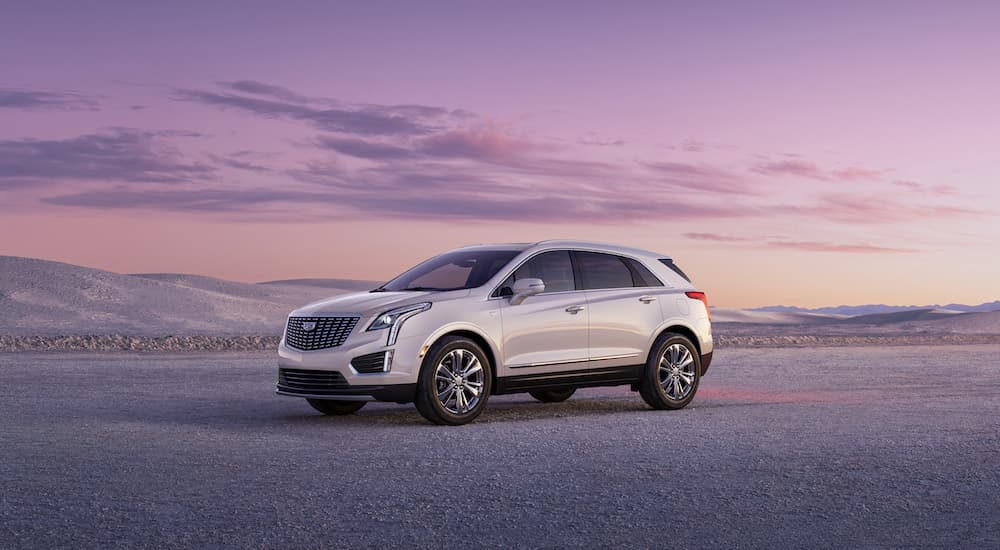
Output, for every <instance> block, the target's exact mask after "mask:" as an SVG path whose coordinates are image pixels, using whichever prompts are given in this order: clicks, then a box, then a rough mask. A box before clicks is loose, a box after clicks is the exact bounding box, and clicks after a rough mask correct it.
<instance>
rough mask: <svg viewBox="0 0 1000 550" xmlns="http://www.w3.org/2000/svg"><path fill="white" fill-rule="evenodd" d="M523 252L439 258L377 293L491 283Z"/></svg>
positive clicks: (456, 253) (484, 252)
mask: <svg viewBox="0 0 1000 550" xmlns="http://www.w3.org/2000/svg"><path fill="white" fill-rule="evenodd" d="M520 252H521V251H520V250H456V251H454V252H447V253H445V254H442V255H440V256H435V257H433V258H431V259H429V260H427V261H425V262H423V263H422V264H420V265H418V266H416V267H414V268H413V269H410V270H409V271H407V272H405V273H403V274H402V275H400V276H398V277H396V278H395V279H393V280H391V281H389V282H388V283H386V284H384V285H382V286H381V287H379V288H376V289H375V290H374V291H373V292H376V291H377V292H382V291H400V290H459V289H464V288H476V287H478V286H482V285H483V284H484V283H486V281H488V280H490V279H491V278H492V277H493V276H494V275H496V274H497V271H500V269H501V268H502V267H503V266H505V265H507V264H508V263H509V262H510V261H511V260H512V259H514V256H517V255H518V254H520Z"/></svg>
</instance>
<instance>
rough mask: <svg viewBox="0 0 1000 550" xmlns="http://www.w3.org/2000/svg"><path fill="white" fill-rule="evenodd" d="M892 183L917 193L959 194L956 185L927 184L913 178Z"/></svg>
mask: <svg viewBox="0 0 1000 550" xmlns="http://www.w3.org/2000/svg"><path fill="white" fill-rule="evenodd" d="M892 184H893V185H895V186H896V187H901V188H903V189H907V190H909V191H913V192H915V193H922V194H927V195H938V196H950V195H957V194H958V188H957V187H955V186H954V185H925V184H922V183H918V182H915V181H911V180H895V181H893V182H892Z"/></svg>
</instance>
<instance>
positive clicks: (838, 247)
mask: <svg viewBox="0 0 1000 550" xmlns="http://www.w3.org/2000/svg"><path fill="white" fill-rule="evenodd" d="M766 245H767V246H768V247H770V248H789V249H794V250H803V251H808V252H844V253H849V254H910V253H914V252H920V251H919V250H917V249H913V248H895V247H888V246H876V245H871V244H838V243H830V242H822V241H768V242H767V243H766Z"/></svg>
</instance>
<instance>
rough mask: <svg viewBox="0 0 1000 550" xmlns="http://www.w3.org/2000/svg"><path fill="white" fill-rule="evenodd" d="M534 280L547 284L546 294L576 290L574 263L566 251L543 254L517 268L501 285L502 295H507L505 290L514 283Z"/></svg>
mask: <svg viewBox="0 0 1000 550" xmlns="http://www.w3.org/2000/svg"><path fill="white" fill-rule="evenodd" d="M532 278H534V279H541V280H542V282H544V283H545V292H565V291H567V290H576V281H575V280H574V279H573V263H572V262H571V261H570V259H569V252H568V251H566V250H554V251H552V252H542V253H541V254H539V255H537V256H535V257H534V258H532V259H530V260H528V261H527V262H524V265H522V266H521V267H519V268H517V270H516V271H514V274H513V275H511V276H510V277H508V278H507V280H506V281H504V283H503V285H501V295H504V294H506V293H505V292H504V290H503V289H504V288H509V287H511V286H513V285H514V281H517V280H518V279H532Z"/></svg>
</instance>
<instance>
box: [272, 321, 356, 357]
mask: <svg viewBox="0 0 1000 550" xmlns="http://www.w3.org/2000/svg"><path fill="white" fill-rule="evenodd" d="M358 319H359V318H358V317H289V318H288V327H287V328H286V329H285V344H286V345H287V346H288V347H292V348H295V349H300V350H302V351H312V350H317V349H327V348H335V347H337V346H339V345H341V344H343V343H344V340H347V336H348V335H349V334H351V331H352V330H354V325H357V324H358ZM312 323H315V326H314V327H313V328H312V330H306V327H308V326H309V325H311V324H312Z"/></svg>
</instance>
